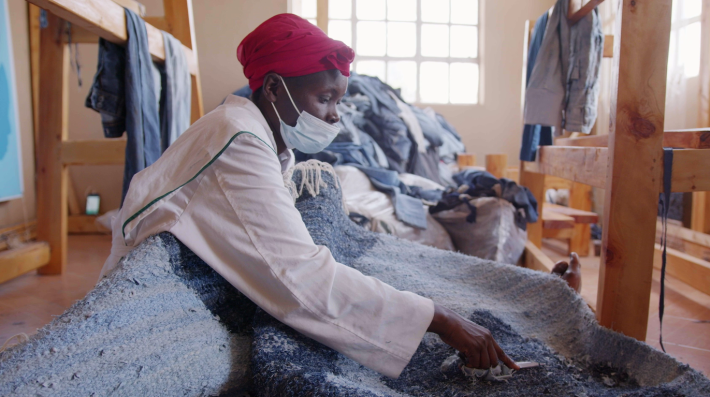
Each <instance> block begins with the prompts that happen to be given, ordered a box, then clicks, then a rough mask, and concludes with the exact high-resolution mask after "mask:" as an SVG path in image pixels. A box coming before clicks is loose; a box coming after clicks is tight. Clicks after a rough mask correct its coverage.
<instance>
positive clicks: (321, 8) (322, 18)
mask: <svg viewBox="0 0 710 397" xmlns="http://www.w3.org/2000/svg"><path fill="white" fill-rule="evenodd" d="M316 4H317V11H316V25H318V27H319V28H321V30H322V31H324V32H325V34H328V0H317V3H316Z"/></svg>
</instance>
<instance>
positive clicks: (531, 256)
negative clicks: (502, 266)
mask: <svg viewBox="0 0 710 397" xmlns="http://www.w3.org/2000/svg"><path fill="white" fill-rule="evenodd" d="M523 256H524V257H525V259H524V261H523V263H524V264H525V267H527V268H528V269H533V270H539V271H541V272H545V273H550V272H551V271H552V268H553V267H555V263H554V262H552V260H551V259H550V258H548V257H547V255H545V254H544V253H543V252H542V251H541V250H540V248H538V247H537V246H535V244H533V243H532V241H528V242H526V243H525V251H524V252H523Z"/></svg>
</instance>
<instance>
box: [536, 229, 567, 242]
mask: <svg viewBox="0 0 710 397" xmlns="http://www.w3.org/2000/svg"><path fill="white" fill-rule="evenodd" d="M573 236H574V228H567V229H548V228H543V229H542V237H543V238H558V239H562V240H570V239H571V238H572V237H573Z"/></svg>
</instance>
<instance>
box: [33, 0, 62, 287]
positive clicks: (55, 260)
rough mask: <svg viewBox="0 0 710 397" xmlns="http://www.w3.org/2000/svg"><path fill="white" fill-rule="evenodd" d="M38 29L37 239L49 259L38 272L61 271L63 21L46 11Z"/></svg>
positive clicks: (55, 272)
mask: <svg viewBox="0 0 710 397" xmlns="http://www.w3.org/2000/svg"><path fill="white" fill-rule="evenodd" d="M47 22H48V26H47V27H46V28H44V29H42V30H41V31H40V48H41V51H40V65H39V74H40V75H39V114H40V117H39V128H38V137H39V139H38V143H37V148H36V153H37V154H36V161H37V239H38V240H41V241H46V242H48V243H49V248H50V259H49V263H48V264H47V265H46V266H44V267H42V268H40V269H39V270H38V271H39V273H40V274H61V273H62V272H63V271H64V270H65V269H66V263H67V177H68V172H67V167H65V166H64V165H63V164H62V156H61V154H62V153H61V148H62V142H64V141H66V140H67V137H68V132H69V128H68V125H67V122H68V118H69V117H68V116H69V87H68V84H69V48H68V47H67V45H66V44H64V40H63V38H62V32H63V29H64V21H63V20H61V19H60V18H59V17H57V16H56V15H54V14H52V13H50V12H48V13H47Z"/></svg>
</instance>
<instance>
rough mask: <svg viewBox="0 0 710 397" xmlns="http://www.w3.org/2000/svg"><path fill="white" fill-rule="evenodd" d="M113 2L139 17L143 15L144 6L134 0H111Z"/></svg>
mask: <svg viewBox="0 0 710 397" xmlns="http://www.w3.org/2000/svg"><path fill="white" fill-rule="evenodd" d="M113 2H114V3H116V4H118V5H120V6H121V7H125V8H128V9H130V10H131V11H133V12H135V13H136V14H138V16H140V17H141V18H142V17H144V16H145V6H144V5H143V4H141V3H139V2H137V1H135V0H113Z"/></svg>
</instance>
